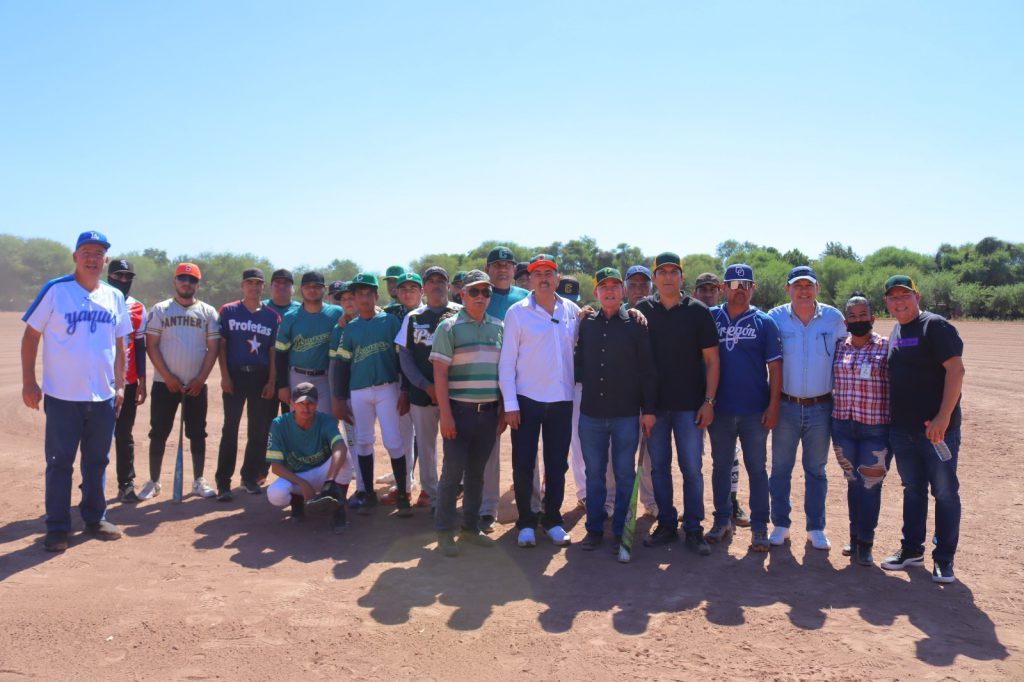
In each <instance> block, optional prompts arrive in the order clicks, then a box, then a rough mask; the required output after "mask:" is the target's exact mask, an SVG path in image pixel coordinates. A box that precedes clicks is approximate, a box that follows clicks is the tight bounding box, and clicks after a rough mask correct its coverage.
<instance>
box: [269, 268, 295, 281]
mask: <svg viewBox="0 0 1024 682" xmlns="http://www.w3.org/2000/svg"><path fill="white" fill-rule="evenodd" d="M275 279H286V280H288V281H289V282H291V283H292V284H295V278H294V277H292V271H291V270H285V269H284V268H280V269H278V270H274V274H272V275H271V276H270V281H271V282H273V281H274V280H275Z"/></svg>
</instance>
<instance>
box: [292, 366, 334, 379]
mask: <svg viewBox="0 0 1024 682" xmlns="http://www.w3.org/2000/svg"><path fill="white" fill-rule="evenodd" d="M292 371H293V372H296V373H297V374H305V375H306V376H307V377H322V376H323V375H325V374H327V370H326V369H303V368H302V367H292Z"/></svg>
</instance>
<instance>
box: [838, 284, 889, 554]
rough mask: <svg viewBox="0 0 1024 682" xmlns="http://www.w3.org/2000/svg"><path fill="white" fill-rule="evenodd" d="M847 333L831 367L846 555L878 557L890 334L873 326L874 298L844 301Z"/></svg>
mask: <svg viewBox="0 0 1024 682" xmlns="http://www.w3.org/2000/svg"><path fill="white" fill-rule="evenodd" d="M845 312H846V328H847V331H849V336H847V337H846V338H845V339H840V340H839V341H838V342H837V343H836V352H835V355H834V356H833V363H832V373H833V380H834V390H835V396H834V400H833V403H832V447H833V448H834V449H835V452H836V459H837V460H838V461H839V466H840V467H842V469H843V472H844V474H845V476H846V481H847V502H848V505H849V508H850V544H849V545H847V546H846V547H844V548H843V554H844V555H845V556H852V557H853V560H854V561H856V562H857V563H859V564H861V565H863V566H870V565H872V564H873V563H874V558H873V557H872V555H871V545H872V544H873V542H874V538H875V526H876V525H878V510H879V508H880V507H881V504H882V481H883V480H884V479H885V474H886V472H887V471H888V469H889V461H890V459H891V458H892V454H891V451H890V449H889V367H888V355H889V340H888V339H886V338H884V337H882V336H879V335H878V334H877V333H875V332H873V331H872V330H871V327H872V325H873V323H874V321H875V316H874V314H872V311H871V303H870V302H869V301H868V300H867V299H866V298H864V296H862V295H860V294H859V293H858V294H854V296H853V297H852V298H851V299H850V300H849V301H847V302H846V310H845Z"/></svg>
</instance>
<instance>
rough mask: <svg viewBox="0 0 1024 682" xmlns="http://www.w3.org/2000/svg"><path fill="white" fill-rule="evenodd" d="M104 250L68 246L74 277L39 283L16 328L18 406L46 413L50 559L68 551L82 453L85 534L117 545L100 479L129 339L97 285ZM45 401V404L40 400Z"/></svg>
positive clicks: (116, 298)
mask: <svg viewBox="0 0 1024 682" xmlns="http://www.w3.org/2000/svg"><path fill="white" fill-rule="evenodd" d="M109 248H110V242H108V241H107V238H106V237H104V236H103V235H102V234H100V233H99V232H83V233H82V234H80V235H79V236H78V242H77V243H76V244H75V253H74V255H73V258H74V261H75V271H74V273H73V274H71V275H65V276H64V277H60V278H58V279H55V280H51V281H50V282H47V283H46V285H45V286H44V287H43V289H42V291H40V292H39V295H38V296H36V300H35V301H34V302H33V303H32V305H31V306H30V307H29V309H28V311H27V312H26V313H25V315H24V317H23V318H22V320H23V321H24V322H25V323H26V325H25V334H24V336H23V337H22V339H21V376H22V387H21V399H22V401H23V402H24V403H25V405H26V406H27V407H29V408H31V409H33V410H38V409H39V403H40V401H42V402H43V409H44V410H45V411H46V438H45V441H44V446H43V447H44V450H45V452H46V484H45V495H46V537H45V538H44V539H43V547H44V548H45V549H46V550H47V551H50V552H62V551H64V550H65V549H67V548H68V534H69V533H70V532H71V513H70V509H69V508H70V506H71V476H72V473H73V471H74V465H75V455H76V454H77V452H78V448H79V447H81V449H82V463H81V465H80V468H81V471H82V485H81V489H82V501H81V503H80V504H79V506H78V509H79V511H80V512H81V514H82V520H83V521H85V529H86V531H87V532H88V533H90V534H91V535H94V536H96V537H99V538H101V539H103V540H116V539H117V538H119V537H121V531H120V529H119V528H118V527H117V526H115V525H114V524H112V523H110V522H109V521H107V500H106V496H105V495H104V491H103V488H104V483H105V482H106V476H105V472H106V469H107V462H108V457H109V452H110V440H111V438H113V436H114V422H115V421H116V419H117V412H118V410H119V409H120V408H121V405H122V402H123V401H124V361H125V354H124V339H125V337H126V336H128V335H130V334H131V333H132V322H131V319H130V318H129V316H128V308H127V306H125V302H124V296H123V295H122V294H121V293H120V292H119V291H117V290H116V289H114V288H113V287H110V286H108V285H106V284H104V283H102V282H101V281H100V276H101V275H102V274H103V268H104V266H105V265H106V264H107V249H109ZM40 339H42V341H43V386H42V388H40V387H39V384H37V383H36V357H37V355H38V354H39V341H40ZM44 393H45V394H46V395H45V398H44V396H43V394H44Z"/></svg>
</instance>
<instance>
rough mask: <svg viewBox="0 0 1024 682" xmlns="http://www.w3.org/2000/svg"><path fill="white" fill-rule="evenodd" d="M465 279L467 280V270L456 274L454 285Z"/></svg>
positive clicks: (453, 280) (453, 279)
mask: <svg viewBox="0 0 1024 682" xmlns="http://www.w3.org/2000/svg"><path fill="white" fill-rule="evenodd" d="M465 278H466V271H465V270H459V271H458V272H456V273H455V277H454V278H452V284H459V283H460V282H461V281H462V280H464V279H465Z"/></svg>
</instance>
